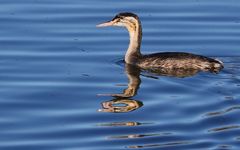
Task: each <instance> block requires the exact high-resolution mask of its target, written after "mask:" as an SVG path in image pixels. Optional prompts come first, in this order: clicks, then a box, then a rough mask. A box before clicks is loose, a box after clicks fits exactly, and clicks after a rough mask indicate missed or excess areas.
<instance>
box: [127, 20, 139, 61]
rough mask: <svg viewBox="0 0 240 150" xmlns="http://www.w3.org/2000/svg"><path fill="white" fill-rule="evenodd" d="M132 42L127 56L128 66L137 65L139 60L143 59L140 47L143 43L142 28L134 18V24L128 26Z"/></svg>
mask: <svg viewBox="0 0 240 150" xmlns="http://www.w3.org/2000/svg"><path fill="white" fill-rule="evenodd" d="M126 28H127V29H128V32H129V36H130V42H129V46H128V49H127V52H126V54H125V62H126V63H128V64H135V63H136V61H137V59H138V58H139V57H141V52H140V47H141V41H142V27H141V23H140V21H138V20H136V19H135V18H134V22H132V24H130V25H127V26H126Z"/></svg>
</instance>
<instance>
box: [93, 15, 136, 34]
mask: <svg viewBox="0 0 240 150" xmlns="http://www.w3.org/2000/svg"><path fill="white" fill-rule="evenodd" d="M138 25H140V20H139V18H138V16H137V15H136V14H134V13H129V12H123V13H119V14H117V15H116V16H115V17H114V18H113V19H112V20H110V21H107V22H105V23H101V24H99V25H97V27H107V26H120V27H126V28H127V29H130V30H136V28H137V26H138Z"/></svg>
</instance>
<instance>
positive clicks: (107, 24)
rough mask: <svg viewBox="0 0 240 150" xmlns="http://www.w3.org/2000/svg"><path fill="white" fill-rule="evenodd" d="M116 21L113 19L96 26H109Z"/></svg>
mask: <svg viewBox="0 0 240 150" xmlns="http://www.w3.org/2000/svg"><path fill="white" fill-rule="evenodd" d="M113 24H114V22H113V21H108V22H105V23H101V24H98V25H97V26H96V27H108V26H113Z"/></svg>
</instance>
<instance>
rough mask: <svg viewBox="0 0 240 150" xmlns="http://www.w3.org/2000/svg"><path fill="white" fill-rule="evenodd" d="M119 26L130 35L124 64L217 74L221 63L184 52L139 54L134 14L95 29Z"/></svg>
mask: <svg viewBox="0 0 240 150" xmlns="http://www.w3.org/2000/svg"><path fill="white" fill-rule="evenodd" d="M106 26H121V27H126V28H127V30H128V32H129V35H130V43H129V47H128V49H127V52H126V54H125V62H126V63H128V64H131V65H136V66H138V67H140V68H142V69H146V70H148V69H156V68H158V69H159V68H161V69H167V70H169V69H184V70H188V69H194V70H199V71H211V72H219V71H220V70H221V69H222V68H223V63H222V62H221V61H219V60H217V59H212V58H208V57H205V56H201V55H195V54H190V53H185V52H162V53H154V54H148V55H142V54H141V52H140V47H141V41H142V27H141V21H140V19H139V17H138V16H137V15H136V14H134V13H129V12H123V13H119V14H117V15H116V16H115V17H114V18H113V19H112V20H111V21H108V22H105V23H102V24H99V25H97V27H106Z"/></svg>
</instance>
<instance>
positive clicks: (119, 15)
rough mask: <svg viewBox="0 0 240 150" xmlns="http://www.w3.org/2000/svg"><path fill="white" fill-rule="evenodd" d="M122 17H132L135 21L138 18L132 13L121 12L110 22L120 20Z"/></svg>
mask: <svg viewBox="0 0 240 150" xmlns="http://www.w3.org/2000/svg"><path fill="white" fill-rule="evenodd" d="M124 17H134V18H135V19H139V18H138V16H137V15H136V14H134V13H130V12H122V13H119V14H117V15H116V16H115V17H114V18H113V19H112V20H115V19H118V18H120V19H122V18H124Z"/></svg>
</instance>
